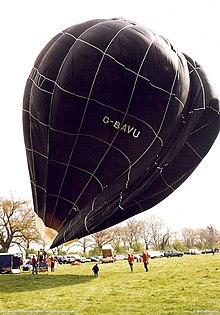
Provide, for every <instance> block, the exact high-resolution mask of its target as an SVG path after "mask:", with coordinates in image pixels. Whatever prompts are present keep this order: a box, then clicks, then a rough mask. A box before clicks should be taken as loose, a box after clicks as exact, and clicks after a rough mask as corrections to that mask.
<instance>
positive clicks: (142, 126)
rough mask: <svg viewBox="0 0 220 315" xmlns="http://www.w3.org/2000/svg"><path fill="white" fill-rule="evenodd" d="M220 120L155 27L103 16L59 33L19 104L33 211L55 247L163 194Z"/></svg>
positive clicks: (199, 155)
mask: <svg viewBox="0 0 220 315" xmlns="http://www.w3.org/2000/svg"><path fill="white" fill-rule="evenodd" d="M219 118H220V115H219V101H218V99H217V97H216V96H215V94H214V92H213V91H212V88H211V85H210V83H209V81H208V79H207V77H206V74H205V72H204V71H203V69H202V68H201V66H200V65H199V64H197V63H196V61H194V60H193V59H191V58H190V57H188V56H186V55H184V54H183V53H181V52H180V51H178V50H177V49H176V48H174V46H173V45H171V43H170V42H169V41H168V40H167V39H165V38H164V37H162V36H160V35H157V34H155V33H154V32H152V31H151V30H149V29H146V28H144V27H142V26H139V25H138V24H136V23H133V22H130V21H127V20H124V19H111V20H108V19H103V20H91V21H87V22H85V23H81V24H78V25H74V26H72V27H70V28H68V29H66V30H64V31H63V32H61V33H60V34H58V35H56V36H55V37H54V38H53V39H52V40H51V41H50V42H49V43H48V44H47V45H46V46H45V48H44V49H43V50H42V51H41V53H40V54H39V56H38V58H37V60H36V62H35V64H34V67H33V69H32V71H31V73H30V76H29V78H28V80H27V84H26V88H25V92H24V102H23V128H24V139H25V146H26V152H27V161H28V166H29V172H30V179H31V186H32V192H33V202H34V209H35V212H36V216H37V221H38V225H39V226H40V230H41V231H42V232H43V231H44V233H45V235H44V237H45V240H46V241H47V242H48V244H49V246H51V247H55V246H58V245H60V244H62V243H64V242H67V241H70V240H72V239H75V238H81V237H83V236H86V235H88V234H92V233H94V232H97V231H100V230H102V229H105V228H107V227H110V226H112V225H114V224H116V223H119V222H121V221H123V220H125V219H128V218H129V217H131V216H133V215H135V214H138V213H140V212H142V211H145V210H147V209H149V208H151V207H153V206H154V205H156V204H158V203H159V202H160V201H161V200H163V199H164V198H166V197H167V196H168V195H169V194H171V193H172V192H173V191H174V190H175V189H176V188H177V187H178V186H179V185H180V184H181V183H182V182H184V181H185V180H186V179H187V177H188V176H189V175H190V174H191V173H192V172H193V170H194V169H195V168H196V167H197V166H198V164H199V163H200V162H201V160H202V159H203V157H204V156H205V155H206V154H207V152H208V151H209V149H210V147H211V146H212V144H213V142H214V140H215V138H216V137H217V134H218V132H219V128H220V119H219Z"/></svg>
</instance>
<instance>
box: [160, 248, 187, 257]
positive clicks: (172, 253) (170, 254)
mask: <svg viewBox="0 0 220 315" xmlns="http://www.w3.org/2000/svg"><path fill="white" fill-rule="evenodd" d="M183 255H184V253H183V252H178V251H176V250H173V249H172V250H166V251H165V252H164V257H167V258H169V257H182V256H183Z"/></svg>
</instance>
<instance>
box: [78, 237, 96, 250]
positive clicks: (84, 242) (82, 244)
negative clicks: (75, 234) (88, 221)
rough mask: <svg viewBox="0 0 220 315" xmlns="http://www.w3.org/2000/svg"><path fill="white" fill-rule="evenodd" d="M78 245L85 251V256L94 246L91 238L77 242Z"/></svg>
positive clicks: (83, 238)
mask: <svg viewBox="0 0 220 315" xmlns="http://www.w3.org/2000/svg"><path fill="white" fill-rule="evenodd" d="M76 245H77V246H79V247H81V248H82V249H83V253H84V254H85V253H86V250H87V249H88V248H91V246H92V238H91V237H90V236H85V237H82V238H80V239H79V240H78V241H77V242H76Z"/></svg>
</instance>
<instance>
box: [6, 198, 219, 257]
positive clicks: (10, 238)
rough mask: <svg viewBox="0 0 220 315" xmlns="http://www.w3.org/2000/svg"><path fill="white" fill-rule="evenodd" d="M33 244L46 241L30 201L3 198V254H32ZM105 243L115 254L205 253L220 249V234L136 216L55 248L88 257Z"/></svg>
mask: <svg viewBox="0 0 220 315" xmlns="http://www.w3.org/2000/svg"><path fill="white" fill-rule="evenodd" d="M31 244H35V248H36V247H39V248H42V247H43V246H44V240H43V239H42V238H41V236H40V234H39V232H38V230H37V228H36V225H35V215H34V211H33V209H32V207H31V205H30V202H29V201H26V200H14V199H13V197H11V198H10V199H7V198H3V197H0V252H8V250H9V249H10V248H13V247H15V246H17V247H18V248H19V249H20V250H21V251H22V252H26V253H29V252H30V251H31ZM105 244H111V245H112V247H113V249H114V251H115V253H116V254H122V253H127V252H128V251H130V250H132V251H133V252H136V253H139V252H141V251H142V250H143V249H154V250H162V251H163V250H165V249H167V248H173V249H176V250H181V251H185V250H187V249H190V248H198V249H199V250H202V249H206V248H216V247H217V248H218V247H219V246H220V231H218V230H217V229H215V227H214V226H213V225H208V226H207V227H206V228H200V229H192V228H188V227H186V228H183V229H182V231H179V232H173V231H171V229H170V228H169V227H167V225H166V224H165V222H164V221H163V220H162V219H161V218H159V217H156V216H154V215H151V216H149V217H148V218H147V219H145V220H137V219H135V217H133V218H131V219H128V220H126V221H124V222H123V223H121V224H118V225H116V226H114V227H111V228H108V229H106V230H103V231H100V232H97V233H94V234H92V235H89V236H86V237H83V238H81V239H80V240H78V242H76V243H73V244H72V245H71V246H69V247H68V248H65V247H64V246H59V247H58V248H56V249H54V253H56V254H65V253H68V252H69V253H70V252H71V251H76V247H77V248H78V249H79V251H80V252H83V253H84V254H85V255H86V254H87V255H88V254H89V255H90V256H92V255H100V254H101V248H102V246H103V245H105Z"/></svg>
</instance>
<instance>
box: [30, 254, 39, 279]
mask: <svg viewBox="0 0 220 315" xmlns="http://www.w3.org/2000/svg"><path fill="white" fill-rule="evenodd" d="M31 263H32V274H33V275H34V273H36V274H38V270H37V259H36V257H35V255H34V256H33V257H32V259H31Z"/></svg>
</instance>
